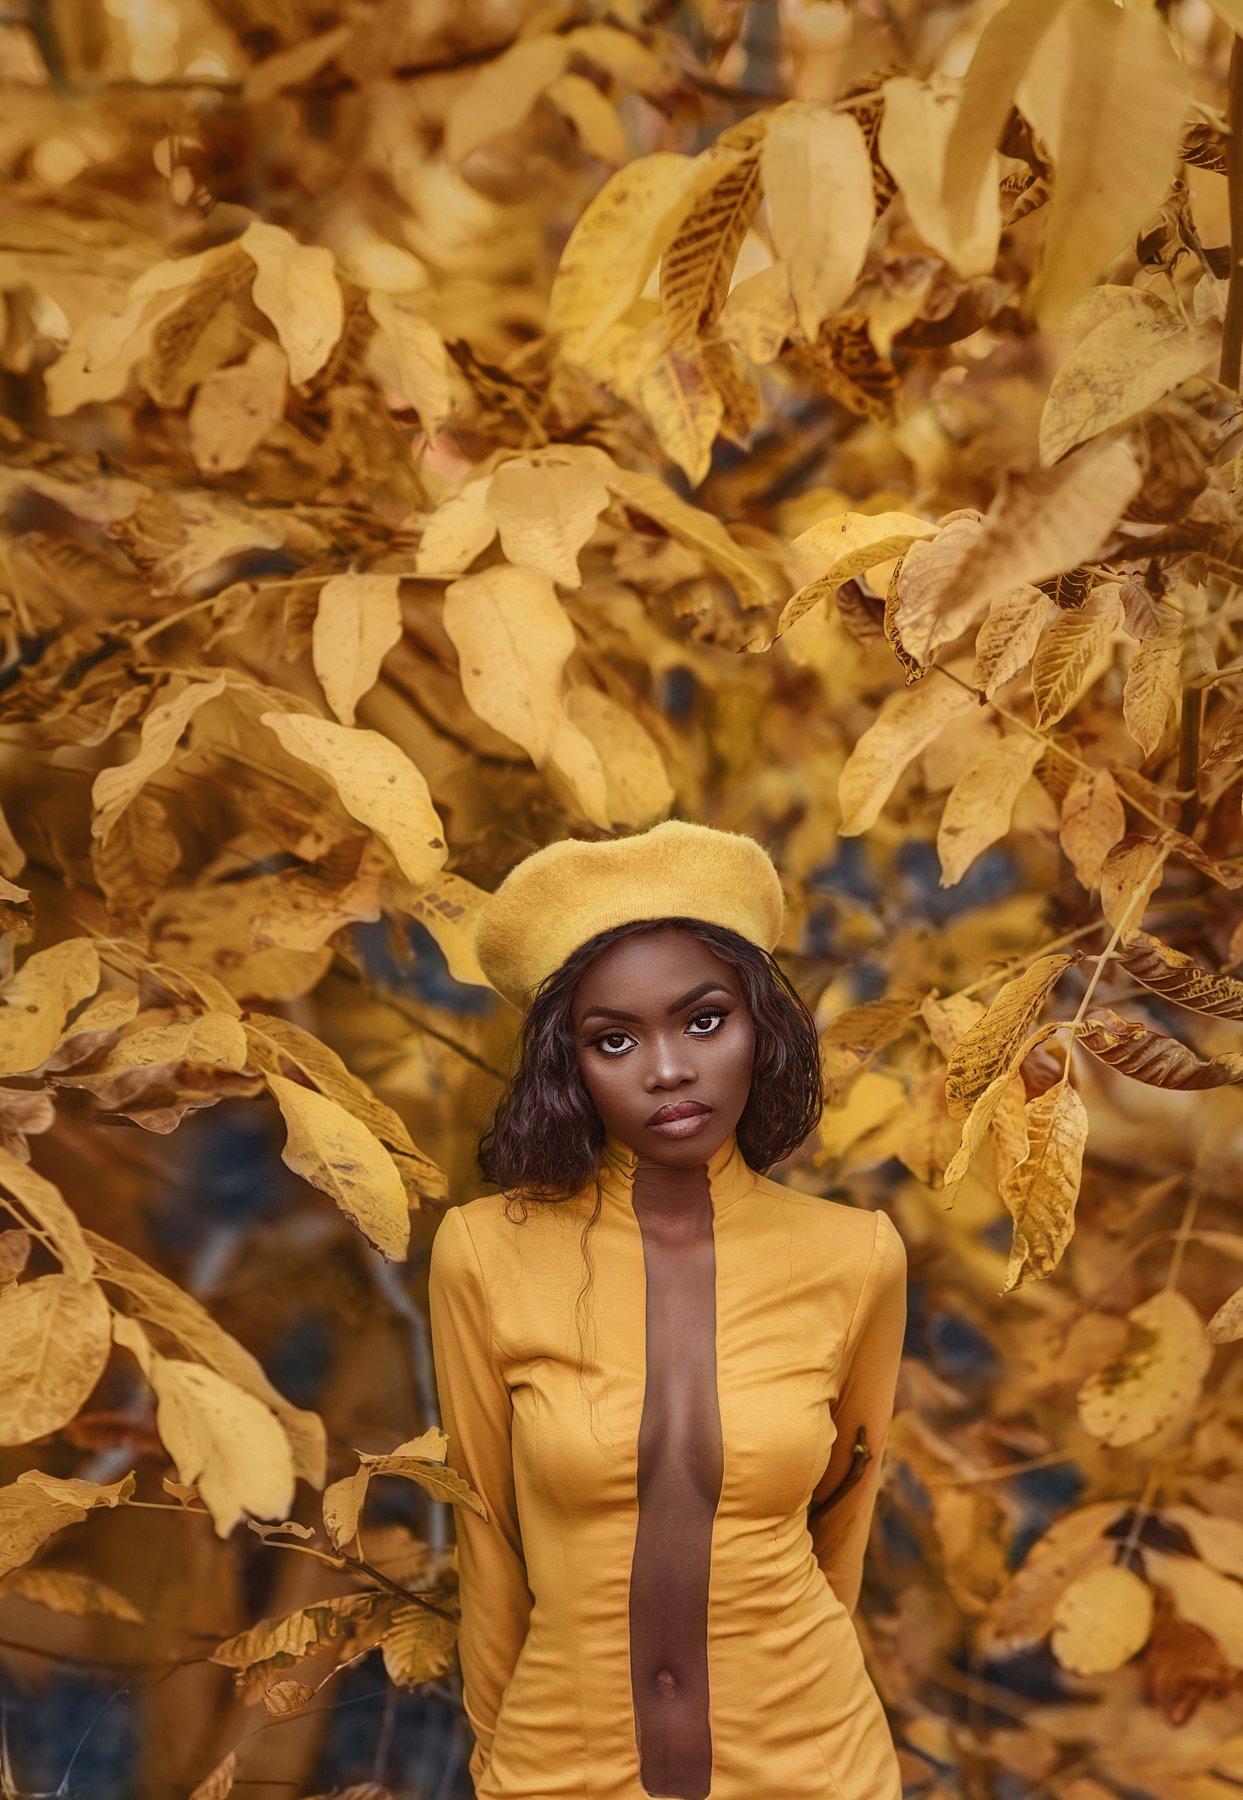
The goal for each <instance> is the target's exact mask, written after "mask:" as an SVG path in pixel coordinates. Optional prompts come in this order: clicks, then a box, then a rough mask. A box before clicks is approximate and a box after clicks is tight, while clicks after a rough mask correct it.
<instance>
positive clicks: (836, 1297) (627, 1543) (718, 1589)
mask: <svg viewBox="0 0 1243 1800" xmlns="http://www.w3.org/2000/svg"><path fill="white" fill-rule="evenodd" d="M635 1163H636V1158H635V1155H634V1152H633V1151H632V1150H630V1149H629V1148H628V1147H627V1146H626V1145H624V1144H621V1143H620V1142H618V1141H617V1140H615V1139H613V1138H612V1137H610V1138H609V1139H608V1140H607V1142H606V1144H605V1146H604V1148H603V1150H602V1152H601V1155H600V1189H601V1196H602V1198H601V1216H600V1218H599V1220H598V1222H597V1224H596V1225H595V1226H594V1228H593V1230H592V1232H591V1234H590V1236H589V1239H588V1243H589V1246H590V1249H591V1257H592V1263H593V1266H594V1274H593V1278H592V1285H591V1287H590V1289H589V1290H588V1292H587V1297H586V1300H585V1302H584V1305H585V1307H586V1309H587V1312H586V1322H585V1325H584V1336H583V1338H582V1340H580V1337H579V1332H578V1327H577V1320H578V1319H581V1318H583V1316H584V1315H583V1314H582V1313H581V1312H580V1314H579V1315H577V1318H576V1313H575V1303H576V1300H577V1299H578V1296H579V1294H580V1291H581V1289H582V1287H583V1284H584V1280H585V1276H586V1269H585V1265H584V1262H583V1255H582V1249H581V1235H582V1226H583V1224H584V1223H585V1221H586V1219H587V1218H588V1217H590V1214H591V1211H592V1209H593V1207H594V1205H595V1196H596V1187H595V1183H594V1181H593V1182H592V1183H590V1184H589V1185H588V1186H586V1187H585V1188H584V1189H583V1191H582V1193H581V1194H579V1195H578V1196H576V1197H574V1198H573V1199H571V1200H567V1201H565V1202H561V1203H558V1204H556V1205H554V1206H552V1207H541V1206H539V1205H538V1204H533V1205H531V1206H530V1207H529V1209H528V1217H527V1219H526V1221H525V1222H523V1223H517V1222H514V1221H512V1220H510V1219H508V1218H506V1216H505V1214H504V1211H503V1198H502V1196H500V1195H490V1196H487V1197H485V1198H482V1199H478V1200H472V1201H469V1202H468V1203H467V1204H466V1205H463V1206H458V1207H455V1208H453V1209H452V1210H450V1211H449V1212H448V1213H446V1215H445V1217H444V1218H443V1220H442V1221H441V1223H440V1226H439V1228H438V1230H437V1233H436V1237H435V1239H434V1242H433V1247H432V1255H431V1265H430V1275H429V1282H430V1288H429V1297H430V1320H431V1333H432V1348H433V1353H434V1357H435V1364H436V1381H437V1388H438V1393H439V1399H440V1409H441V1419H442V1423H443V1425H444V1429H445V1431H446V1432H447V1433H448V1437H449V1451H448V1460H449V1463H450V1465H451V1466H452V1467H453V1468H454V1469H456V1470H458V1471H459V1472H460V1473H461V1474H462V1475H464V1476H465V1477H466V1478H467V1480H469V1481H470V1483H471V1484H472V1486H473V1487H474V1488H475V1489H476V1490H477V1491H478V1493H479V1494H480V1495H481V1497H482V1498H483V1500H484V1502H485V1504H486V1506H487V1509H488V1514H489V1518H488V1520H487V1521H485V1520H483V1519H481V1518H480V1517H479V1516H478V1515H477V1514H475V1513H473V1512H471V1511H469V1510H467V1509H466V1508H463V1507H458V1508H457V1509H456V1510H455V1513H454V1519H455V1524H456V1529H457V1542H458V1563H459V1575H460V1584H461V1588H460V1591H461V1603H462V1619H461V1627H460V1633H459V1640H458V1652H459V1657H460V1661H461V1668H462V1677H463V1694H464V1702H465V1707H466V1712H467V1716H468V1718H469V1721H470V1724H471V1726H472V1728H473V1730H474V1733H475V1738H476V1743H475V1749H474V1753H473V1755H472V1757H471V1763H470V1772H471V1776H472V1778H473V1780H474V1782H475V1790H476V1795H477V1800H558V1797H559V1796H567V1797H572V1800H648V1793H647V1790H646V1789H645V1788H644V1787H643V1785H642V1782H641V1779H640V1769H639V1756H638V1749H637V1743H636V1735H635V1718H634V1702H633V1695H632V1689H631V1674H630V1623H629V1583H630V1569H631V1559H632V1556H633V1552H634V1544H635V1530H636V1525H637V1521H638V1499H637V1488H636V1471H637V1445H638V1436H639V1424H640V1420H641V1417H642V1413H643V1399H644V1378H645V1356H646V1349H645V1345H646V1311H645V1302H646V1272H645V1266H644V1251H643V1240H642V1233H641V1229H640V1225H639V1221H638V1218H637V1216H636V1214H635V1212H634V1208H633V1204H632V1194H633V1187H634V1169H635ZM707 1172H708V1184H709V1192H710V1194H711V1199H712V1214H713V1237H714V1244H715V1259H716V1361H717V1392H718V1397H719V1403H720V1415H721V1436H722V1445H723V1452H724V1479H723V1483H722V1488H721V1494H720V1499H719V1502H718V1505H717V1509H716V1514H715V1518H714V1521H713V1527H712V1542H711V1579H710V1587H709V1598H708V1671H709V1688H710V1722H711V1735H712V1786H711V1800H901V1781H900V1778H899V1771H898V1762H897V1756H896V1753H895V1750H894V1745H893V1739H892V1737H891V1735H890V1731H889V1728H888V1724H887V1722H886V1718H885V1713H884V1709H883V1707H882V1705H881V1702H880V1698H879V1696H878V1694H877V1692H876V1689H875V1687H874V1686H873V1684H872V1681H871V1678H870V1676H869V1675H868V1672H867V1669H866V1667H865V1665H864V1660H863V1654H862V1651H861V1648H860V1644H859V1639H858V1637H857V1635H856V1632H855V1628H854V1624H853V1621H852V1615H853V1613H854V1610H855V1606H856V1603H857V1601H858V1596H859V1587H860V1581H861V1576H862V1565H863V1555H864V1550H865V1548H866V1545H867V1540H868V1535H869V1529H870V1525H871V1520H872V1515H873V1510H874V1506H875V1499H876V1488H877V1479H878V1475H879V1471H880V1465H881V1453H882V1451H883V1448H884V1441H885V1437H886V1434H887V1431H888V1427H889V1422H890V1418H891V1415H892V1411H893V1400H894V1390H895V1385H896V1382H897V1376H898V1367H899V1361H900V1358H901V1351H902V1341H903V1336H904V1333H905V1325H906V1251H905V1248H904V1246H903V1242H902V1239H901V1237H900V1235H899V1233H898V1231H897V1229H896V1227H895V1226H894V1224H893V1223H892V1221H891V1220H890V1219H889V1217H888V1215H887V1214H885V1213H883V1212H875V1213H874V1212H869V1211H865V1210H862V1209H859V1208H855V1207H851V1206H846V1205H842V1204H840V1203H838V1202H836V1201H831V1200H824V1199H820V1198H817V1197H814V1196H809V1195H804V1194H800V1193H797V1192H795V1191H793V1190H791V1189H789V1188H786V1187H783V1186H782V1185H781V1184H780V1183H778V1182H775V1181H770V1180H768V1179H767V1178H765V1177H764V1176H762V1175H759V1174H757V1173H756V1172H755V1171H754V1170H753V1169H751V1168H750V1167H749V1166H748V1165H747V1163H746V1162H745V1161H744V1159H743V1157H742V1155H741V1153H740V1151H739V1149H738V1144H737V1139H736V1138H734V1137H731V1138H729V1139H728V1140H727V1141H726V1143H725V1144H723V1145H722V1146H721V1148H720V1149H719V1150H718V1151H717V1152H716V1153H715V1154H714V1155H713V1156H712V1157H711V1159H710V1160H709V1162H708V1165H707ZM580 1342H581V1351H582V1355H583V1359H584V1371H585V1377H586V1393H585V1392H584V1385H583V1383H582V1382H580V1380H579V1378H578V1374H577V1365H578V1361H579V1356H580ZM589 1399H590V1404H588V1400H589ZM860 1424H863V1425H866V1427H867V1439H868V1442H869V1443H870V1445H871V1447H872V1451H873V1457H872V1460H871V1461H870V1462H868V1463H866V1465H865V1470H864V1474H863V1476H862V1478H861V1479H859V1480H857V1481H856V1482H855V1483H854V1485H852V1486H850V1487H849V1488H848V1489H847V1490H846V1492H845V1493H844V1494H843V1495H842V1496H841V1497H840V1499H839V1500H838V1501H837V1502H836V1503H835V1504H834V1505H833V1506H832V1507H831V1508H830V1509H828V1510H827V1511H825V1512H823V1513H821V1514H820V1515H818V1516H817V1517H816V1518H815V1519H814V1521H813V1523H812V1525H811V1527H810V1529H809V1526H808V1516H807V1515H808V1505H809V1503H811V1502H812V1501H818V1500H820V1499H822V1498H823V1497H824V1496H826V1495H828V1494H829V1493H830V1492H832V1491H833V1490H834V1489H835V1488H836V1487H837V1486H838V1484H839V1483H840V1482H841V1481H842V1479H843V1478H844V1477H845V1476H846V1475H847V1473H848V1471H849V1470H850V1468H851V1463H852V1448H851V1447H852V1445H853V1443H854V1441H855V1436H856V1430H857V1427H858V1426H859V1425H860Z"/></svg>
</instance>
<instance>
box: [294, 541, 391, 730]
mask: <svg viewBox="0 0 1243 1800" xmlns="http://www.w3.org/2000/svg"><path fill="white" fill-rule="evenodd" d="M400 588H401V576H400V575H384V574H374V575H334V576H333V577H332V579H331V580H330V581H326V582H325V583H324V585H323V587H322V588H321V589H320V590H319V602H318V605H317V606H316V609H315V624H314V625H313V627H312V629H311V661H312V663H313V664H314V668H315V673H316V674H317V675H318V676H319V680H320V685H321V687H322V688H323V690H324V697H325V699H326V700H327V702H328V704H329V706H331V708H332V710H333V712H334V713H335V714H336V715H337V717H338V719H340V721H341V723H342V724H343V725H352V724H353V723H354V708H355V707H356V706H357V704H358V702H359V701H360V700H361V699H362V697H363V695H364V694H365V693H367V692H369V690H370V689H371V688H372V687H374V686H375V683H376V680H377V679H378V677H379V673H380V665H381V664H382V663H383V661H384V658H385V656H386V655H387V654H388V652H389V651H390V650H391V649H392V647H393V645H394V644H395V643H396V642H397V641H398V639H399V638H400V637H401V631H402V623H401V602H400V600H399V598H398V595H399V591H400Z"/></svg>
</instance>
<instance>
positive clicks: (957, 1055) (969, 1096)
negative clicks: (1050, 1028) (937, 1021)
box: [945, 950, 1082, 1119]
mask: <svg viewBox="0 0 1243 1800" xmlns="http://www.w3.org/2000/svg"><path fill="white" fill-rule="evenodd" d="M1081 956H1082V952H1072V951H1065V950H1059V951H1056V952H1054V953H1053V954H1052V955H1049V956H1038V957H1037V958H1036V959H1035V961H1034V962H1032V963H1031V964H1030V965H1029V966H1028V967H1027V968H1026V969H1024V970H1023V973H1022V974H1021V975H1015V976H1014V977H1013V978H1012V979H1011V980H1009V981H1006V982H1003V983H1002V985H1001V987H1000V988H998V990H997V994H996V996H995V998H994V999H993V1001H992V1003H991V1004H990V1006H989V1007H988V1010H987V1011H986V1012H985V1013H984V1015H983V1017H982V1018H980V1019H977V1020H976V1022H975V1024H974V1025H972V1026H970V1027H969V1028H968V1030H966V1031H965V1032H964V1033H963V1035H962V1037H961V1038H960V1039H959V1040H958V1043H957V1044H956V1045H955V1046H954V1053H953V1055H952V1056H951V1057H950V1060H949V1064H948V1066H947V1068H946V1071H945V1103H946V1106H947V1107H948V1108H949V1112H950V1117H951V1118H954V1119H965V1118H966V1116H967V1114H968V1113H969V1112H970V1110H971V1108H972V1107H973V1106H974V1104H975V1102H976V1100H977V1099H978V1097H979V1096H980V1094H981V1093H983V1091H984V1089H985V1088H986V1087H987V1086H988V1085H989V1083H990V1082H991V1081H992V1080H993V1079H994V1078H995V1076H996V1074H997V1071H998V1069H999V1068H1000V1067H1001V1065H1002V1064H1004V1063H1006V1062H1007V1061H1008V1060H1009V1058H1010V1057H1011V1056H1012V1054H1013V1052H1014V1050H1015V1048H1016V1047H1017V1046H1018V1045H1019V1044H1021V1043H1022V1042H1023V1040H1024V1039H1025V1038H1026V1036H1027V1034H1028V1032H1029V1031H1030V1030H1031V1028H1032V1026H1033V1024H1034V1023H1035V1021H1036V1017H1037V1014H1038V1013H1039V1012H1040V1009H1041V1007H1042V1006H1043V1005H1044V1003H1045V1001H1046V1000H1047V999H1048V997H1049V995H1050V994H1051V993H1052V992H1053V989H1054V987H1055V986H1056V985H1057V983H1058V981H1059V980H1060V979H1061V977H1062V975H1063V973H1064V972H1065V971H1066V969H1068V968H1069V967H1070V966H1071V964H1072V963H1076V962H1079V961H1080V960H1081Z"/></svg>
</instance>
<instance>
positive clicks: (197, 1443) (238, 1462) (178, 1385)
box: [113, 1317, 294, 1538]
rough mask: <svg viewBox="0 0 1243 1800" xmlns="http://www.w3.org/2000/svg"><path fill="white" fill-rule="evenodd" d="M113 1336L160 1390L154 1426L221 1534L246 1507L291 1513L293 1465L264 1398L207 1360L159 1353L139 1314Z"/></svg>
mask: <svg viewBox="0 0 1243 1800" xmlns="http://www.w3.org/2000/svg"><path fill="white" fill-rule="evenodd" d="M113 1335H114V1336H115V1338H116V1340H117V1342H118V1343H119V1344H124V1346H125V1348H126V1349H127V1350H130V1351H132V1352H133V1354H134V1355H135V1356H136V1357H137V1359H138V1362H139V1364H140V1365H141V1367H142V1370H143V1373H144V1374H145V1375H146V1377H147V1380H148V1381H149V1382H150V1383H151V1386H152V1387H153V1389H154V1390H155V1396H156V1410H155V1427H156V1430H157V1431H158V1432H159V1434H160V1441H161V1442H162V1443H163V1445H164V1448H165V1449H166V1450H167V1451H168V1453H169V1455H170V1456H171V1457H172V1459H173V1462H174V1463H175V1465H176V1468H177V1475H178V1479H179V1480H181V1481H182V1482H185V1483H187V1484H189V1485H191V1486H193V1487H196V1488H197V1489H198V1491H199V1495H200V1497H201V1498H202V1501H203V1504H204V1506H206V1508H207V1510H208V1512H210V1514H211V1516H212V1523H213V1525H214V1526H215V1529H216V1535H217V1536H218V1537H222V1538H223V1537H227V1536H228V1535H229V1533H230V1531H232V1529H233V1527H234V1526H235V1525H236V1524H237V1523H238V1521H239V1520H240V1519H242V1518H244V1517H245V1516H246V1515H247V1514H251V1515H253V1516H254V1517H255V1518H258V1519H284V1518H285V1517H287V1515H288V1513H289V1509H290V1507H291V1506H292V1505H293V1497H294V1464H293V1453H292V1451H291V1449H290V1446H289V1439H288V1438H287V1437H286V1435H285V1432H284V1430H283V1429H282V1427H281V1424H280V1421H279V1420H278V1419H277V1417H276V1415H275V1414H274V1413H273V1412H272V1411H271V1409H270V1408H269V1407H267V1406H265V1405H264V1404H263V1402H262V1400H257V1399H256V1398H255V1397H254V1395H253V1394H248V1393H246V1392H245V1390H244V1389H242V1388H240V1387H236V1386H235V1385H234V1384H233V1382H231V1381H226V1380H225V1378H224V1376H223V1375H218V1374H217V1373H216V1371H215V1370H214V1369H209V1368H207V1367H205V1366H204V1364H202V1363H192V1362H176V1361H174V1360H173V1359H172V1358H170V1357H167V1356H160V1355H159V1354H158V1353H157V1352H156V1351H154V1350H153V1349H152V1348H151V1347H150V1344H149V1343H148V1342H147V1341H146V1334H145V1332H144V1331H143V1329H142V1327H141V1326H140V1325H138V1324H136V1323H135V1322H134V1320H132V1319H123V1318H120V1317H114V1319H113Z"/></svg>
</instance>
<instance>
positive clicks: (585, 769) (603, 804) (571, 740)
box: [544, 705, 613, 831]
mask: <svg viewBox="0 0 1243 1800" xmlns="http://www.w3.org/2000/svg"><path fill="white" fill-rule="evenodd" d="M556 727H557V728H556V732H555V734H554V736H553V740H552V747H551V749H550V750H549V752H548V760H547V762H546V763H545V764H544V772H545V774H546V775H547V776H548V779H549V782H550V784H551V786H552V787H553V790H554V792H556V793H557V794H558V797H559V798H560V800H561V803H562V804H563V805H564V806H565V807H566V808H567V810H568V811H570V812H574V811H578V812H581V813H582V815H583V817H584V818H585V819H590V820H591V822H592V824H593V825H599V826H600V827H601V828H602V829H603V830H605V831H607V830H608V829H609V828H610V826H611V825H612V823H613V821H612V820H611V819H610V817H609V803H608V782H607V781H606V779H605V774H604V764H603V763H602V762H601V760H600V755H599V752H598V751H597V749H596V747H595V745H594V744H593V743H592V741H591V739H590V738H589V737H588V736H587V734H586V732H585V731H580V729H579V727H578V726H577V725H576V724H575V723H574V721H573V719H571V717H570V715H569V714H568V713H567V712H566V711H565V708H564V707H562V706H560V705H559V706H558V711H557V720H556Z"/></svg>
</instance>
